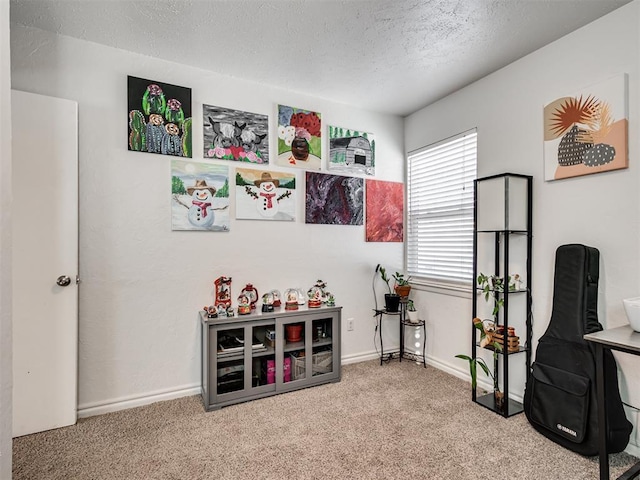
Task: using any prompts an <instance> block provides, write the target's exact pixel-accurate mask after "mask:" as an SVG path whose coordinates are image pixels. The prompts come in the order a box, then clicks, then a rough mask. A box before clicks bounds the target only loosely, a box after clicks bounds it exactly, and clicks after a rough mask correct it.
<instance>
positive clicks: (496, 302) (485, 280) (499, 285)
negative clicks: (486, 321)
mask: <svg viewBox="0 0 640 480" xmlns="http://www.w3.org/2000/svg"><path fill="white" fill-rule="evenodd" d="M477 282H478V286H479V287H480V288H481V289H482V293H483V295H484V299H485V300H486V301H487V302H488V301H489V297H490V296H493V312H492V315H493V316H494V317H497V316H498V312H500V309H501V308H502V307H503V306H504V299H503V298H500V297H499V296H498V295H496V293H500V292H504V279H503V278H502V277H498V276H496V275H490V276H487V275H485V274H484V273H480V275H478V278H477Z"/></svg>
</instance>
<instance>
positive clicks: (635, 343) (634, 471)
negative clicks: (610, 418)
mask: <svg viewBox="0 0 640 480" xmlns="http://www.w3.org/2000/svg"><path fill="white" fill-rule="evenodd" d="M584 339H585V340H588V341H589V342H593V343H595V346H596V389H597V395H598V451H599V456H600V480H609V454H608V453H607V433H606V432H607V417H606V415H605V405H606V398H605V393H606V392H605V388H604V350H605V349H606V348H608V349H609V350H618V351H620V352H626V353H630V354H632V355H640V333H637V332H634V331H633V329H632V328H631V326H630V325H624V326H622V327H617V328H611V329H608V330H602V331H600V332H595V333H589V334H587V335H585V336H584ZM639 473H640V462H638V463H636V464H635V465H633V466H632V467H631V468H629V470H627V471H626V472H624V473H623V474H622V475H620V476H619V477H618V480H631V479H632V478H635V477H636V476H637V475H638V474H639Z"/></svg>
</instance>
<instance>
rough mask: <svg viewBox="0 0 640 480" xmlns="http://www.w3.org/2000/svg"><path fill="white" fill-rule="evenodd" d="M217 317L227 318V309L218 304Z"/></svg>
mask: <svg viewBox="0 0 640 480" xmlns="http://www.w3.org/2000/svg"><path fill="white" fill-rule="evenodd" d="M218 316H219V317H226V316H227V307H225V306H224V304H222V303H221V304H220V305H218Z"/></svg>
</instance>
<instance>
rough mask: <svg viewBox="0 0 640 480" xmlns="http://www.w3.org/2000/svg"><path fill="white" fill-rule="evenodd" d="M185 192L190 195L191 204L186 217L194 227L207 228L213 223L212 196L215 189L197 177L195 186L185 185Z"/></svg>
mask: <svg viewBox="0 0 640 480" xmlns="http://www.w3.org/2000/svg"><path fill="white" fill-rule="evenodd" d="M187 193H188V194H189V195H191V206H190V207H189V212H188V213H187V218H188V219H189V222H191V224H192V225H194V226H196V227H202V228H209V227H211V225H213V222H214V220H215V215H214V214H213V196H214V195H215V194H216V189H215V188H214V187H211V186H209V185H207V182H206V181H205V180H202V179H197V180H196V183H195V186H193V187H187Z"/></svg>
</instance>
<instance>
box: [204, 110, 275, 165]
mask: <svg viewBox="0 0 640 480" xmlns="http://www.w3.org/2000/svg"><path fill="white" fill-rule="evenodd" d="M202 125H203V138H204V156H205V158H215V159H221V160H232V161H237V162H247V163H255V164H266V163H269V117H268V116H267V115H261V114H259V113H251V112H244V111H242V110H232V109H230V108H224V107H214V106H212V105H202Z"/></svg>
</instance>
